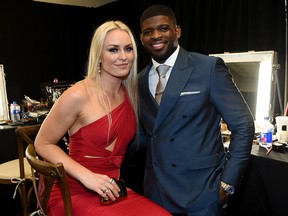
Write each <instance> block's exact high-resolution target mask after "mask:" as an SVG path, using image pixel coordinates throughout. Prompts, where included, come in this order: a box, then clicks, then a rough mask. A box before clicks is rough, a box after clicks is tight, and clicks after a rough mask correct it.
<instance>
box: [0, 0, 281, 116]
mask: <svg viewBox="0 0 288 216" xmlns="http://www.w3.org/2000/svg"><path fill="white" fill-rule="evenodd" d="M154 3H162V4H166V5H168V6H170V7H171V8H172V9H173V10H174V11H175V14H176V16H177V18H178V24H179V25H180V27H181V29H182V36H181V38H180V45H181V46H183V47H184V48H186V49H187V50H189V51H196V52H200V53H203V54H212V53H223V52H247V51H250V50H255V51H267V50H275V51H276V52H278V54H279V57H278V58H279V63H280V64H281V68H280V70H279V71H278V76H279V80H280V84H279V85H280V88H281V89H282V93H283V91H284V83H285V82H284V78H285V2H284V0H162V1H152V0H150V1H149V0H146V1H145V0H143V1H135V0H119V1H116V2H113V3H110V4H107V5H104V6H101V7H99V8H86V7H77V6H65V5H54V4H47V3H41V2H33V1H31V0H1V1H0V9H1V12H0V64H4V71H5V73H6V84H7V94H8V100H9V102H12V101H13V100H17V101H18V102H21V100H22V99H24V94H26V95H28V96H30V97H32V98H34V99H39V98H40V97H42V93H41V90H40V83H43V82H50V81H52V80H53V79H54V78H55V77H56V78H57V79H58V80H59V81H78V80H80V79H82V78H83V75H84V74H85V66H86V61H87V54H88V48H89V45H90V39H91V36H92V34H93V31H94V29H95V28H96V27H97V26H98V25H99V24H101V23H102V22H104V21H106V20H109V19H120V20H123V21H124V22H126V23H127V24H128V25H129V26H130V27H131V29H132V30H133V31H134V33H135V37H136V39H137V42H138V44H139V70H140V69H142V68H143V67H144V66H145V65H146V64H147V62H148V61H149V56H147V54H146V53H145V52H144V51H143V48H142V46H141V43H140V41H139V34H140V30H139V18H140V15H141V13H142V11H143V10H144V9H145V8H146V7H147V6H148V5H150V4H154ZM276 106H277V105H276ZM276 112H277V109H276Z"/></svg>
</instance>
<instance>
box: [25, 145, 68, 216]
mask: <svg viewBox="0 0 288 216" xmlns="http://www.w3.org/2000/svg"><path fill="white" fill-rule="evenodd" d="M25 154H26V158H27V160H28V162H29V164H30V165H31V167H32V169H34V170H35V171H36V173H39V174H41V175H42V177H43V181H44V188H43V193H42V194H41V198H40V199H39V202H40V203H39V204H40V207H41V209H42V211H44V214H45V215H47V204H48V200H49V196H50V192H51V190H52V187H53V184H54V181H55V180H58V181H59V184H60V187H61V192H62V198H63V202H64V208H65V215H66V216H72V215H73V212H72V202H71V195H70V189H69V185H68V182H67V178H66V172H65V170H64V166H63V164H62V163H57V164H52V163H49V162H47V161H43V160H40V159H39V158H38V157H37V154H36V151H35V148H34V145H33V144H29V145H28V147H27V149H26V152H25ZM36 191H37V189H36ZM36 195H37V194H36Z"/></svg>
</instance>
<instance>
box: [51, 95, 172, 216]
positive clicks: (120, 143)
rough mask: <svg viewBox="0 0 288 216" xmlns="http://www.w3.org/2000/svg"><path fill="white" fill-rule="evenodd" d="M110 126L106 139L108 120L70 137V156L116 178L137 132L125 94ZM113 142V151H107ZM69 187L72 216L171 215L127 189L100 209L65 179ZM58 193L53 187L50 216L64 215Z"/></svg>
mask: <svg viewBox="0 0 288 216" xmlns="http://www.w3.org/2000/svg"><path fill="white" fill-rule="evenodd" d="M111 116H112V125H111V129H110V135H109V140H108V143H107V137H108V127H109V123H108V117H107V116H103V117H102V118H100V119H98V120H96V121H95V122H92V123H90V124H88V125H86V126H84V127H82V128H81V129H79V130H78V131H77V132H76V133H74V134H73V135H72V136H71V137H70V144H69V156H70V157H71V158H73V159H74V160H75V161H77V162H79V163H80V164H82V165H83V166H85V167H86V168H88V169H90V170H91V171H93V172H95V173H101V174H105V175H108V176H109V177H113V178H116V179H119V176H120V166H121V164H122V161H123V159H124V154H125V152H126V149H127V146H128V144H129V142H130V141H131V140H132V139H133V137H134V134H135V131H136V122H135V116H134V111H133V109H132V106H131V104H130V101H129V97H128V94H127V92H126V91H125V98H124V101H123V102H122V103H121V104H120V105H119V106H118V107H116V108H115V109H114V110H113V111H112V112H111ZM113 141H116V143H115V146H114V149H113V151H112V152H111V151H109V150H107V149H106V148H107V146H109V145H110V144H111V143H112V142H113ZM67 178H68V183H69V186H70V192H71V199H72V207H73V214H74V216H114V215H115V216H116V215H117V216H121V215H123V216H124V215H125V216H147V215H149V216H165V215H171V214H170V213H168V212H167V211H166V210H164V209H163V208H162V207H160V206H158V205H157V204H155V203H154V202H152V201H150V200H148V199H147V198H145V197H144V196H142V195H139V194H137V193H136V192H134V191H132V190H130V189H129V188H127V192H128V197H127V199H125V200H123V201H121V202H118V203H115V204H112V205H110V206H102V205H101V204H100V197H99V195H98V194H97V193H96V192H93V191H90V190H88V189H87V188H85V187H84V186H83V185H82V184H81V183H80V182H78V181H77V180H75V179H73V178H71V177H70V176H67ZM63 205H64V204H63V201H62V195H61V190H60V187H59V185H58V184H57V182H56V183H55V184H54V187H53V190H52V192H51V195H50V199H49V203H48V215H49V216H62V215H63V216H64V206H63Z"/></svg>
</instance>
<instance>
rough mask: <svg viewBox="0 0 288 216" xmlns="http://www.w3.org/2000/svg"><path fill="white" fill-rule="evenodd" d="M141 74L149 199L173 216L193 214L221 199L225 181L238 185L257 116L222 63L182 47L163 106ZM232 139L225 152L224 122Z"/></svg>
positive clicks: (144, 71) (218, 59) (246, 159)
mask: <svg viewBox="0 0 288 216" xmlns="http://www.w3.org/2000/svg"><path fill="white" fill-rule="evenodd" d="M151 66H152V64H151V63H150V64H149V65H148V66H147V67H146V68H145V69H144V70H142V71H141V72H140V73H139V95H140V125H141V133H140V134H141V142H142V144H144V145H145V147H146V167H145V178H144V194H145V196H147V197H148V198H150V199H151V200H153V201H155V202H156V203H158V204H160V205H162V206H164V207H165V208H166V209H168V210H169V211H170V212H184V213H185V212H186V213H188V212H193V211H197V210H198V209H202V208H205V206H208V205H209V203H213V202H215V201H217V199H218V198H219V187H220V179H221V180H223V181H224V182H226V183H229V184H232V185H234V186H235V185H236V184H237V182H238V181H239V179H240V178H241V175H242V174H243V171H244V169H245V166H246V164H247V161H248V159H249V157H250V151H251V146H252V141H253V136H254V121H253V116H252V114H251V112H250V110H249V108H248V107H247V104H246V103H245V101H244V99H243V97H242V95H241V93H240V92H239V91H238V89H237V87H236V86H235V83H234V82H233V80H232V77H231V74H230V73H229V71H228V69H227V67H226V65H225V63H224V62H223V60H222V59H220V58H215V57H210V56H205V55H201V54H199V53H191V52H187V51H186V50H184V49H183V48H180V51H179V55H178V57H177V59H176V62H175V65H174V67H173V69H172V71H171V74H170V77H169V80H168V83H167V85H166V89H165V92H164V94H163V96H162V101H161V105H160V107H158V105H157V103H156V101H155V99H154V97H153V96H152V95H151V93H150V91H149V85H148V82H149V81H148V73H149V70H150V68H151ZM221 117H222V118H223V120H224V121H225V122H226V123H227V125H228V128H229V130H230V131H231V132H232V134H231V143H230V149H229V152H228V153H227V154H226V153H225V151H224V147H223V143H222V138H221V131H220V120H221Z"/></svg>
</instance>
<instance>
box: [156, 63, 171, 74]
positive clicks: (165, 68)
mask: <svg viewBox="0 0 288 216" xmlns="http://www.w3.org/2000/svg"><path fill="white" fill-rule="evenodd" d="M169 68H170V66H169V65H159V66H158V67H157V68H156V71H157V73H158V76H160V77H163V76H165V74H166V73H167V71H168V70H169Z"/></svg>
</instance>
